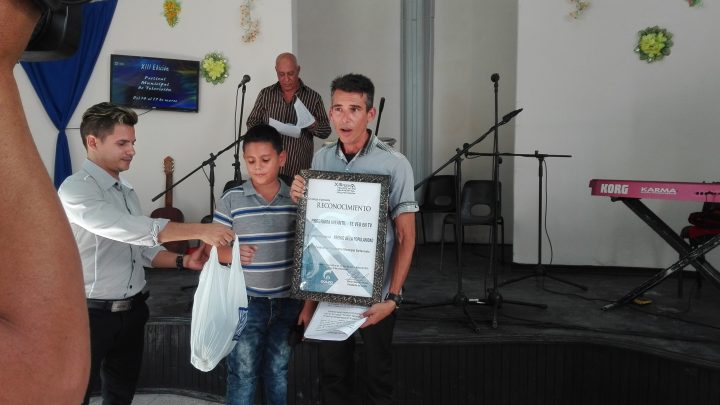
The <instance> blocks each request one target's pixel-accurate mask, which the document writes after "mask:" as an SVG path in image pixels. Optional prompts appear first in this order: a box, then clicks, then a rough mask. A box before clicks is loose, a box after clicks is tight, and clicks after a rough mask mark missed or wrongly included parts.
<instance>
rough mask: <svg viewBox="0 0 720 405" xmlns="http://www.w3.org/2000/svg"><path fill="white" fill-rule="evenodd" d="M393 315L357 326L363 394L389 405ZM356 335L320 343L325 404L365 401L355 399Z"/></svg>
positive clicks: (390, 398)
mask: <svg viewBox="0 0 720 405" xmlns="http://www.w3.org/2000/svg"><path fill="white" fill-rule="evenodd" d="M394 328H395V314H392V315H390V316H388V317H387V318H385V319H383V320H382V321H380V323H378V324H376V325H373V326H368V327H367V328H364V329H360V335H361V336H362V339H363V351H362V354H363V358H362V360H363V361H362V362H361V363H364V364H365V370H364V371H365V375H366V381H365V383H366V384H365V395H367V398H366V399H367V401H368V402H369V403H371V404H391V403H392V399H393V379H392V335H393V329H394ZM354 354H355V338H354V336H351V337H350V338H348V339H347V340H345V341H342V342H332V341H326V342H322V343H320V345H319V355H320V396H321V398H322V403H323V404H324V405H337V404H354V403H364V401H357V402H354V400H353V398H355V396H354V395H353V392H354V387H353V382H354V376H353V370H354V368H355V365H354V363H355V362H354Z"/></svg>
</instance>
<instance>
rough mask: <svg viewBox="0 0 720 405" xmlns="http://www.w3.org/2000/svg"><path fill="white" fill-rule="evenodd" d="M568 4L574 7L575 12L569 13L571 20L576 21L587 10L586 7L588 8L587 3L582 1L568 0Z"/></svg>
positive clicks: (588, 3) (588, 4)
mask: <svg viewBox="0 0 720 405" xmlns="http://www.w3.org/2000/svg"><path fill="white" fill-rule="evenodd" d="M570 3H572V4H573V5H574V6H575V10H574V11H572V12H570V14H568V15H569V16H570V17H572V18H573V19H578V18H579V17H580V16H581V15H583V13H584V12H585V10H587V8H588V7H590V2H589V1H582V0H570Z"/></svg>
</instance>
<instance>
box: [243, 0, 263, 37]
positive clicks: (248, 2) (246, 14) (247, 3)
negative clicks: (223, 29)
mask: <svg viewBox="0 0 720 405" xmlns="http://www.w3.org/2000/svg"><path fill="white" fill-rule="evenodd" d="M254 3H255V0H244V1H243V4H242V5H240V28H242V29H243V31H245V32H244V34H243V36H242V41H243V42H245V43H248V44H249V43H251V42H255V39H257V36H258V34H260V20H258V19H257V18H253V16H252V8H253V5H254Z"/></svg>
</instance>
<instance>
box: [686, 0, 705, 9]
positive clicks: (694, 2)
mask: <svg viewBox="0 0 720 405" xmlns="http://www.w3.org/2000/svg"><path fill="white" fill-rule="evenodd" d="M687 2H688V5H689V6H690V7H695V6H698V5H700V3H702V0H687Z"/></svg>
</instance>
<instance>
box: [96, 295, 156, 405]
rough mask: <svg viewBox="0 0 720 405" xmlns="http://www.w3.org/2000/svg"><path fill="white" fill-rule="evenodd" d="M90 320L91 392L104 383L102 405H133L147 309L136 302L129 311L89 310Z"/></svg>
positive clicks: (140, 302)
mask: <svg viewBox="0 0 720 405" xmlns="http://www.w3.org/2000/svg"><path fill="white" fill-rule="evenodd" d="M88 313H89V316H90V351H91V356H92V357H91V360H90V383H89V385H88V389H87V392H86V393H85V400H84V401H83V404H87V403H88V402H89V396H90V393H91V390H92V389H93V388H94V387H97V385H98V383H102V397H103V405H130V404H131V403H132V400H133V397H134V396H135V388H136V387H137V381H138V377H139V375H140V367H141V365H142V356H143V346H144V341H145V323H146V322H147V320H148V315H149V312H148V307H147V304H145V301H144V300H135V301H134V302H133V307H132V308H131V309H130V310H129V311H123V312H110V311H108V310H100V309H88Z"/></svg>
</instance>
